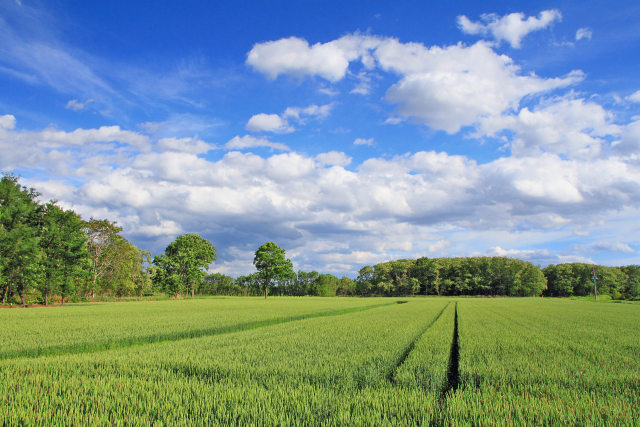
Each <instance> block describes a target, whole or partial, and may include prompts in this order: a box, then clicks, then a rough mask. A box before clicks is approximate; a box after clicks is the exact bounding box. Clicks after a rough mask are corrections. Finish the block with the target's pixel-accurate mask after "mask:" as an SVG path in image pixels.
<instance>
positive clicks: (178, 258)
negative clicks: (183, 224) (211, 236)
mask: <svg viewBox="0 0 640 427" xmlns="http://www.w3.org/2000/svg"><path fill="white" fill-rule="evenodd" d="M215 259H216V248H214V247H213V245H211V242H209V241H208V240H205V239H203V238H202V237H200V236H198V235H197V234H183V235H182V236H178V238H177V239H176V240H175V241H173V242H172V243H170V244H169V246H167V249H165V253H164V254H163V255H160V256H156V257H155V259H154V261H153V263H154V264H155V265H156V266H157V267H158V270H159V271H158V272H157V273H156V279H155V280H156V281H157V282H159V284H160V285H161V286H162V287H163V288H164V289H165V290H167V291H169V292H171V293H173V294H174V295H175V296H176V297H177V296H178V295H179V293H180V291H182V290H184V292H185V296H186V295H187V294H188V293H189V292H190V293H191V296H192V297H193V296H194V294H195V289H196V287H197V286H198V285H199V284H200V283H201V282H202V280H203V279H204V276H205V270H206V268H208V267H209V265H210V264H211V263H212V262H213V261H214V260H215Z"/></svg>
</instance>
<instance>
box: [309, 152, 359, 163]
mask: <svg viewBox="0 0 640 427" xmlns="http://www.w3.org/2000/svg"><path fill="white" fill-rule="evenodd" d="M316 160H317V161H318V163H319V164H321V165H323V166H347V165H349V164H350V163H351V157H349V156H347V155H346V154H345V153H343V152H341V151H329V152H328V153H320V154H318V155H317V156H316Z"/></svg>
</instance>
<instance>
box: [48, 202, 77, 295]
mask: <svg viewBox="0 0 640 427" xmlns="http://www.w3.org/2000/svg"><path fill="white" fill-rule="evenodd" d="M40 247H41V249H42V265H43V270H44V280H42V281H41V282H40V284H39V286H38V288H39V290H40V293H41V295H42V297H43V298H44V301H45V304H48V302H49V297H50V296H52V295H60V296H61V297H62V303H63V304H64V301H65V298H67V297H68V296H70V295H73V294H74V293H75V291H76V284H77V283H78V282H79V281H81V280H83V279H84V278H85V277H86V273H87V267H88V265H89V253H88V252H87V236H86V234H85V233H84V230H83V222H82V219H80V216H79V215H77V214H76V213H75V212H73V211H65V210H63V209H62V208H60V207H59V206H57V205H56V204H55V203H53V202H50V203H47V204H46V205H45V208H44V227H43V231H42V237H41V239H40Z"/></svg>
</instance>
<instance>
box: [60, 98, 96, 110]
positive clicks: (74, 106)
mask: <svg viewBox="0 0 640 427" xmlns="http://www.w3.org/2000/svg"><path fill="white" fill-rule="evenodd" d="M91 102H93V99H88V100H87V101H85V102H81V101H78V100H77V99H70V100H69V102H67V105H65V108H66V109H67V110H73V111H82V110H86V109H87V106H88V105H89V104H90V103H91Z"/></svg>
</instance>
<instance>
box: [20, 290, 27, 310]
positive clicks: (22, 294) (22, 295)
mask: <svg viewBox="0 0 640 427" xmlns="http://www.w3.org/2000/svg"><path fill="white" fill-rule="evenodd" d="M20 302H22V306H23V307H26V306H27V301H26V300H25V299H24V291H21V292H20Z"/></svg>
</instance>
